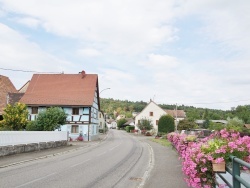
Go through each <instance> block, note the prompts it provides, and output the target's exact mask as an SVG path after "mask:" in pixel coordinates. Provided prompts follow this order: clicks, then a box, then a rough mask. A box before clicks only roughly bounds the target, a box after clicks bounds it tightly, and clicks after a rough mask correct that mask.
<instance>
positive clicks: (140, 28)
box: [2, 0, 176, 54]
mask: <svg viewBox="0 0 250 188" xmlns="http://www.w3.org/2000/svg"><path fill="white" fill-rule="evenodd" d="M2 4H3V7H4V8H5V10H10V13H11V12H15V13H16V20H17V22H19V23H23V24H27V22H28V23H29V24H31V23H30V21H31V20H22V22H20V19H19V14H25V15H27V16H28V17H33V18H35V19H36V20H39V21H40V22H41V23H42V24H41V27H43V28H44V29H45V30H46V31H47V32H49V33H53V34H56V35H59V36H65V37H71V38H77V39H80V40H82V41H92V42H95V43H100V44H105V45H106V49H108V50H109V51H111V52H113V53H116V54H123V53H125V54H128V53H134V54H137V53H140V52H142V51H144V50H151V49H154V48H155V47H156V46H159V45H161V44H164V43H167V42H169V41H173V40H175V32H176V30H175V28H174V27H173V26H172V25H171V24H170V22H171V19H172V18H173V16H174V12H173V10H172V9H171V6H172V5H173V4H174V1H164V0H160V1H157V2H155V1H153V0H138V1H132V0H125V1H123V3H118V2H116V1H112V0H108V1H105V2H104V1H103V2H102V1H98V0H93V1H88V2H87V1H84V2H83V1H74V2H70V1H53V3H51V1H43V2H41V1H28V2H26V3H21V2H20V3H19V2H16V1H11V0H10V1H4V0H3V1H2ZM131 5H133V6H131ZM32 22H34V20H33V21H32ZM33 24H34V23H33Z"/></svg>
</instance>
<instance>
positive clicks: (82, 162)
mask: <svg viewBox="0 0 250 188" xmlns="http://www.w3.org/2000/svg"><path fill="white" fill-rule="evenodd" d="M88 161H90V159H88V160H85V161H83V162H81V163H77V164H75V165H72V166H71V168H73V167H76V166H78V165H81V164H83V163H86V162H88Z"/></svg>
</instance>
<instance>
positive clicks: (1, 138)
mask: <svg viewBox="0 0 250 188" xmlns="http://www.w3.org/2000/svg"><path fill="white" fill-rule="evenodd" d="M67 141H68V133H67V132H64V131H0V156H5V155H13V154H18V153H23V152H31V151H39V150H43V149H49V148H56V147H61V146H66V145H67Z"/></svg>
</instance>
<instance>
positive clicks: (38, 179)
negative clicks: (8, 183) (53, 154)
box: [15, 172, 56, 188]
mask: <svg viewBox="0 0 250 188" xmlns="http://www.w3.org/2000/svg"><path fill="white" fill-rule="evenodd" d="M55 174H56V172H54V173H51V174H48V175H46V176H44V177H42V178H37V179H35V180H32V181H29V182H27V183H24V184H22V185H19V186H17V187H15V188H19V187H23V186H26V185H29V184H31V183H34V182H36V181H40V180H42V179H45V178H47V177H49V176H53V175H55Z"/></svg>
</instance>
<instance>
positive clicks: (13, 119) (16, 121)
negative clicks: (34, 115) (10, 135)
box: [1, 103, 28, 131]
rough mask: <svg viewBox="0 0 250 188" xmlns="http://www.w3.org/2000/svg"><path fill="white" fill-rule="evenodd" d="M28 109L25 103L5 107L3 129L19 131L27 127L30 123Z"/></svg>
mask: <svg viewBox="0 0 250 188" xmlns="http://www.w3.org/2000/svg"><path fill="white" fill-rule="evenodd" d="M27 117H28V109H27V107H26V105H25V104H23V103H15V104H14V105H10V104H8V105H7V107H6V108H5V109H4V114H3V120H2V122H1V126H2V130H3V129H5V130H13V131H19V130H23V129H25V128H26V125H27V124H28V120H27Z"/></svg>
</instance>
